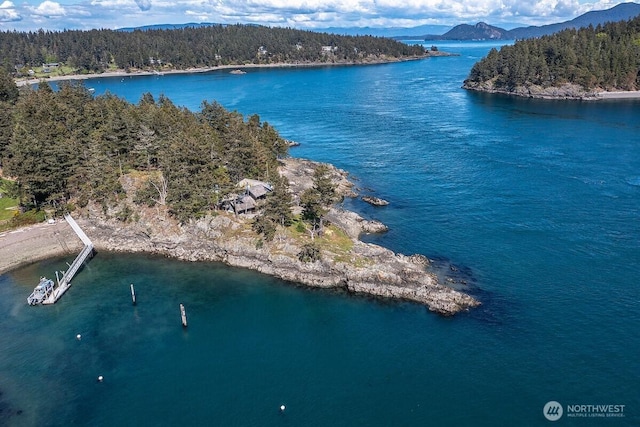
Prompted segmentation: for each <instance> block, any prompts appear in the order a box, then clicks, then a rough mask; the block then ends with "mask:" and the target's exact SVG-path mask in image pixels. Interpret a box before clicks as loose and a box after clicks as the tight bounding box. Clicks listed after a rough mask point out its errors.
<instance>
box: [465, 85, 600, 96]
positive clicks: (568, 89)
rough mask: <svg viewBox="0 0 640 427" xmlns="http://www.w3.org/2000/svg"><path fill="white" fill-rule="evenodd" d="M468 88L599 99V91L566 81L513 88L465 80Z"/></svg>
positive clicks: (526, 94)
mask: <svg viewBox="0 0 640 427" xmlns="http://www.w3.org/2000/svg"><path fill="white" fill-rule="evenodd" d="M462 87H463V88H465V89H468V90H474V91H477V92H486V93H501V94H504V95H515V96H521V97H525V98H539V99H583V100H594V99H598V91H595V90H585V89H584V88H583V87H582V86H580V85H576V84H572V83H565V84H563V85H561V86H548V87H544V86H538V85H529V86H516V87H514V88H512V89H504V88H500V87H496V86H495V84H494V81H493V80H489V81H486V82H482V83H477V82H470V81H465V83H464V85H463V86H462Z"/></svg>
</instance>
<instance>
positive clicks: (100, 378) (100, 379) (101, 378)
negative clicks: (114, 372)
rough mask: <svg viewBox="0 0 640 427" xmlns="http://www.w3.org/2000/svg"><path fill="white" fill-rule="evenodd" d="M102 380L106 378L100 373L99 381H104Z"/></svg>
mask: <svg viewBox="0 0 640 427" xmlns="http://www.w3.org/2000/svg"><path fill="white" fill-rule="evenodd" d="M102 380H104V377H103V376H102V375H98V382H100V383H101V382H102Z"/></svg>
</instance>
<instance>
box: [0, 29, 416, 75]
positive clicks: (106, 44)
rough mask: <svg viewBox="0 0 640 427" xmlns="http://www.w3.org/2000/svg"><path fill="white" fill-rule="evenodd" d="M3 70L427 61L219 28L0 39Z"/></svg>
mask: <svg viewBox="0 0 640 427" xmlns="http://www.w3.org/2000/svg"><path fill="white" fill-rule="evenodd" d="M0 52H2V61H3V62H2V64H0V65H1V66H2V67H3V68H4V69H5V70H6V71H7V72H10V73H14V74H15V73H18V74H25V75H26V73H28V70H29V69H33V68H35V67H40V66H42V64H51V63H62V64H65V65H66V66H68V67H71V68H72V69H73V70H74V72H77V73H95V72H101V71H105V70H107V69H113V68H117V69H127V70H128V69H148V68H162V67H171V68H173V69H187V68H192V67H212V66H219V65H230V64H232V65H240V64H275V63H311V62H326V63H333V62H367V61H372V60H384V59H393V58H406V57H414V56H424V55H425V51H424V48H423V47H421V46H418V45H416V46H409V45H407V44H405V43H401V42H397V41H395V40H391V39H387V38H381V37H371V36H340V35H334V34H323V33H315V32H311V31H301V30H294V29H287V28H268V27H262V26H251V25H214V26H210V27H199V28H193V27H186V28H182V29H171V30H146V31H142V30H136V31H132V32H124V31H114V30H91V31H79V30H68V31H61V32H51V31H44V30H40V31H37V32H0Z"/></svg>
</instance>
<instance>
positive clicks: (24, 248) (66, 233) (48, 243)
mask: <svg viewBox="0 0 640 427" xmlns="http://www.w3.org/2000/svg"><path fill="white" fill-rule="evenodd" d="M81 248H82V242H81V241H80V239H78V236H76V234H75V233H74V232H73V230H72V229H71V227H70V226H69V224H67V222H66V221H64V220H60V221H57V222H56V223H54V224H47V223H44V224H36V225H31V226H28V227H24V228H20V229H17V230H11V231H7V232H4V233H0V274H3V273H6V272H7V271H10V270H13V269H15V268H18V267H20V266H21V265H26V264H30V263H33V262H36V261H41V260H43V259H47V258H51V257H54V256H58V255H65V254H75V253H76V252H78V251H79V250H80V249H81Z"/></svg>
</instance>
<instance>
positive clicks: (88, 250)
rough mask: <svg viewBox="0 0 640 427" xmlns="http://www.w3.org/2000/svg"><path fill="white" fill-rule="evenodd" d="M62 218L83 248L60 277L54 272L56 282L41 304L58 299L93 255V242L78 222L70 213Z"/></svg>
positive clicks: (50, 302)
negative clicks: (80, 241) (82, 244)
mask: <svg viewBox="0 0 640 427" xmlns="http://www.w3.org/2000/svg"><path fill="white" fill-rule="evenodd" d="M64 219H65V220H67V223H69V225H70V226H71V228H72V229H73V231H75V232H76V234H77V235H78V237H79V238H80V240H82V242H83V243H84V248H83V249H82V251H81V252H80V253H79V254H78V256H77V257H76V259H75V260H73V263H71V265H70V266H69V269H68V270H67V271H65V272H64V274H63V275H62V279H60V278H58V272H56V279H57V280H58V284H57V286H56V287H55V289H54V290H53V292H52V293H51V295H49V297H48V298H47V299H45V300H44V301H43V302H42V304H54V303H55V302H56V301H58V299H59V298H60V297H61V296H62V295H63V294H64V293H65V292H66V291H67V289H69V288H70V287H71V279H73V277H74V276H75V275H76V273H77V272H78V271H79V270H80V267H82V265H83V264H84V262H85V261H86V260H87V259H88V258H90V257H92V256H93V243H92V242H91V240H90V239H89V237H87V235H86V234H85V233H84V231H82V229H81V228H80V226H79V225H78V223H77V222H76V221H75V220H74V219H73V218H72V217H71V215H69V214H66V215H65V216H64Z"/></svg>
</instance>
